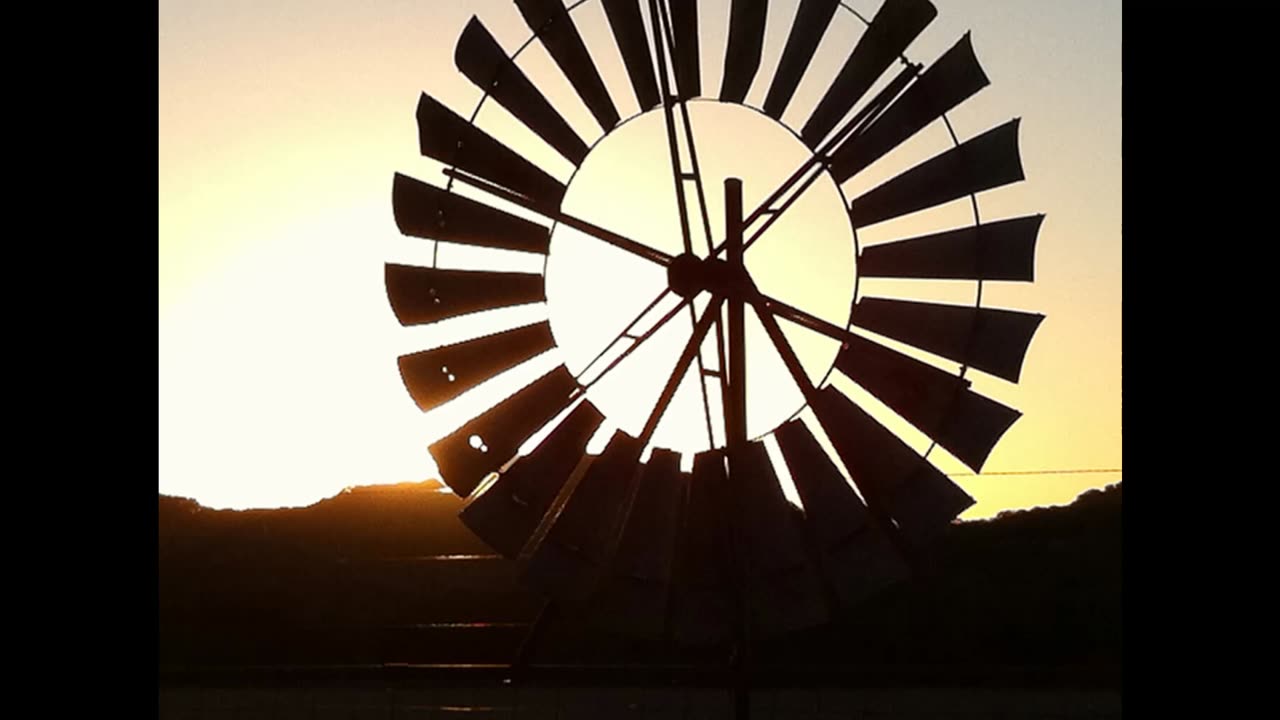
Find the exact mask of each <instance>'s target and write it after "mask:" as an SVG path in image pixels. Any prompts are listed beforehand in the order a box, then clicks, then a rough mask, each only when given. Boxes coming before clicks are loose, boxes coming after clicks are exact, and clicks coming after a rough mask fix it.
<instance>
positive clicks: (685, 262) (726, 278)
mask: <svg viewBox="0 0 1280 720" xmlns="http://www.w3.org/2000/svg"><path fill="white" fill-rule="evenodd" d="M667 284H668V285H669V286H670V288H671V291H672V292H674V293H675V294H677V295H679V296H680V297H686V298H688V297H693V296H694V295H697V294H698V293H700V292H702V291H703V290H706V291H709V292H712V293H716V294H718V295H727V296H732V295H736V294H738V293H741V292H742V290H743V289H744V288H745V287H747V286H748V285H747V278H746V277H745V276H744V277H735V276H734V273H733V270H732V269H731V268H730V267H729V263H727V262H725V261H724V260H723V259H721V258H714V257H708V258H700V257H698V256H697V255H693V254H690V253H685V254H683V255H678V256H677V257H676V258H675V259H674V260H672V261H671V264H670V265H668V266H667Z"/></svg>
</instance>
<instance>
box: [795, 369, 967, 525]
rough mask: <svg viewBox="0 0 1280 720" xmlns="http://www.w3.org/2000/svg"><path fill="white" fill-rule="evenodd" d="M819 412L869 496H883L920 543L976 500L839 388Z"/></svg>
mask: <svg viewBox="0 0 1280 720" xmlns="http://www.w3.org/2000/svg"><path fill="white" fill-rule="evenodd" d="M814 399H815V403H814V405H813V411H814V413H816V414H817V416H818V419H819V420H820V421H821V422H822V427H823V428H824V429H825V430H826V431H827V435H828V436H829V437H830V438H831V444H832V445H834V446H835V449H836V452H837V453H838V454H839V455H840V461H841V462H843V463H844V466H845V468H846V469H847V470H848V471H849V475H850V476H851V477H852V478H853V480H854V482H855V483H857V485H858V488H859V489H860V490H861V491H862V494H863V496H864V497H865V496H867V495H868V493H870V494H871V495H872V497H873V498H879V502H880V503H882V504H883V506H884V508H885V510H887V511H888V513H889V515H890V516H892V517H893V519H894V521H895V522H896V523H897V525H898V528H899V530H900V531H901V532H902V534H903V535H904V536H905V537H907V538H908V539H910V540H913V541H915V542H917V543H919V542H923V541H925V540H928V539H929V538H930V537H932V536H933V535H935V534H936V533H938V532H939V531H941V530H942V529H943V528H945V527H946V526H947V525H948V524H949V523H950V522H951V521H952V520H954V519H955V518H956V517H958V516H959V515H960V513H962V512H964V511H965V510H967V509H968V508H969V507H971V506H972V505H973V498H971V497H969V495H968V494H967V493H965V491H964V490H962V489H961V488H960V486H958V485H956V484H955V483H953V482H951V480H950V479H949V478H948V477H947V476H946V475H943V474H942V472H940V471H939V470H938V469H937V468H935V467H934V466H933V465H932V464H930V463H929V461H928V460H925V459H924V458H922V457H920V456H919V455H917V454H916V453H915V451H913V450H912V449H911V448H910V447H908V446H907V445H906V443H904V442H902V441H901V440H899V439H898V437H897V436H895V435H894V434H893V433H892V432H890V431H889V430H888V428H886V427H884V426H883V425H881V424H880V423H878V422H876V420H875V419H874V418H872V417H871V416H870V415H868V414H867V413H866V412H865V411H863V410H862V409H861V408H859V407H858V406H857V405H855V404H854V403H853V402H852V401H850V400H849V399H848V398H846V397H845V396H844V395H841V394H840V393H839V391H837V390H836V389H835V388H833V387H827V388H824V389H823V390H821V391H819V392H818V394H817V396H816V397H815V398H814Z"/></svg>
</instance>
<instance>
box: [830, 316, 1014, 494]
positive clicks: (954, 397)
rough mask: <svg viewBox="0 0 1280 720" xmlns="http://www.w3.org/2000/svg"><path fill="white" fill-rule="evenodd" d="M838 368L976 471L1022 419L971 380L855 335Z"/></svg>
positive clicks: (844, 349) (847, 346) (837, 363)
mask: <svg viewBox="0 0 1280 720" xmlns="http://www.w3.org/2000/svg"><path fill="white" fill-rule="evenodd" d="M836 367H837V368H839V369H840V372H842V373H844V374H845V375H848V376H849V378H850V379H852V380H853V381H854V382H857V383H858V384H859V385H861V386H862V387H863V388H865V389H866V390H867V391H868V392H870V393H871V394H872V395H875V396H876V397H877V398H879V399H880V401H881V402H883V403H884V404H885V405H888V406H889V407H890V408H892V409H893V411H894V412H896V413H898V414H899V415H901V416H902V417H904V418H906V420H907V422H910V423H911V424H912V425H914V426H916V427H917V428H919V429H920V431H921V432H923V433H924V434H925V435H928V436H929V437H931V438H933V439H934V440H936V441H937V442H938V444H939V445H941V446H942V447H944V448H946V449H947V451H948V452H950V453H951V454H952V455H955V456H956V457H957V458H959V459H960V460H961V461H962V462H964V464H966V465H968V466H969V467H971V468H973V469H974V470H975V471H976V470H981V469H982V464H983V462H985V461H986V459H987V455H989V454H990V453H991V449H992V448H994V447H995V445H996V443H997V442H999V440H1000V437H1001V436H1002V435H1003V434H1004V432H1005V431H1006V430H1008V429H1009V426H1010V425H1012V424H1013V422H1014V421H1015V420H1017V419H1018V417H1019V413H1018V412H1017V411H1016V410H1013V409H1012V408H1009V407H1005V406H1004V405H1001V404H1000V403H998V402H996V401H994V400H991V399H989V398H986V397H983V396H981V395H978V394H976V393H974V392H973V391H971V390H970V389H969V381H967V380H965V379H963V378H960V377H957V376H955V375H951V374H949V373H946V372H943V371H942V370H939V369H938V368H935V367H933V366H932V365H929V364H928V363H923V362H921V361H919V360H916V359H915V358H912V357H909V356H907V355H903V354H902V353H899V352H896V351H894V350H890V349H889V348H887V347H884V346H883V345H880V344H878V343H874V342H871V341H870V340H867V339H865V338H861V337H858V336H856V335H852V334H851V335H850V336H849V339H848V340H847V341H846V342H845V344H844V347H843V349H841V351H840V354H839V355H838V356H836Z"/></svg>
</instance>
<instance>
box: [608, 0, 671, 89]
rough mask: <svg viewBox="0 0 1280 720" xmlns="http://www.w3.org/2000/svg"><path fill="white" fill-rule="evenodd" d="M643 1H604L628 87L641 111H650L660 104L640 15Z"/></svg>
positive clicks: (647, 37)
mask: <svg viewBox="0 0 1280 720" xmlns="http://www.w3.org/2000/svg"><path fill="white" fill-rule="evenodd" d="M641 2H643V0H603V4H604V13H605V15H606V16H607V17H608V18H609V27H611V28H613V38H614V40H616V41H617V43H618V51H619V52H621V53H622V62H623V63H624V64H626V66H627V75H629V76H630V77H631V88H632V89H633V90H634V91H635V93H636V102H637V103H639V105H640V109H641V110H642V111H643V110H649V109H650V108H653V107H656V106H658V105H660V104H661V103H662V95H661V94H660V93H659V92H658V80H657V76H656V75H655V74H654V71H653V55H651V54H650V52H649V36H648V35H647V34H646V33H645V30H644V17H643V16H642V15H641V14H640V3H641Z"/></svg>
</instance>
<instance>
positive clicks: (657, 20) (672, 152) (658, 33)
mask: <svg viewBox="0 0 1280 720" xmlns="http://www.w3.org/2000/svg"><path fill="white" fill-rule="evenodd" d="M649 16H650V18H651V21H652V24H653V38H654V52H655V54H656V55H657V61H658V78H659V84H660V86H661V90H662V116H663V119H664V120H665V122H666V128H667V149H668V154H669V156H670V157H671V178H672V181H673V183H674V187H675V193H676V206H677V208H678V210H679V214H680V236H681V239H682V240H683V242H684V251H685V253H687V254H692V253H693V231H692V230H691V229H690V227H689V202H688V198H687V197H686V196H685V191H684V190H685V188H684V181H685V180H686V178H688V179H691V180H693V183H694V189H695V191H696V192H697V195H698V208H699V211H700V213H701V217H702V227H703V239H704V240H705V241H706V245H707V251H708V252H710V251H711V243H712V239H711V220H710V217H709V216H708V214H707V198H706V193H705V192H704V191H703V187H702V172H701V170H700V168H699V167H698V151H697V149H696V147H695V146H694V142H693V126H692V124H691V123H690V122H689V110H688V108H687V106H686V105H685V102H684V100H682V99H680V100H677V98H676V97H675V96H674V95H672V94H671V81H670V79H669V78H668V77H667V57H668V53H671V54H674V53H675V37H674V35H673V34H672V32H671V17H670V15H669V14H668V12H667V7H666V3H665V2H661V0H649ZM677 102H678V103H679V106H680V117H681V121H682V124H683V127H684V134H685V143H686V145H687V146H688V148H689V163H690V165H691V166H692V170H693V172H692V173H690V174H689V175H688V176H686V175H685V173H684V172H683V170H682V168H681V162H680V141H679V139H678V138H677V136H676V121H675V113H674V112H673V108H674V106H675V105H676V103H677ZM689 324H690V325H691V326H694V327H696V325H697V322H696V318H695V316H694V309H693V306H692V305H690V306H689ZM721 334H722V333H721V330H720V325H719V323H717V324H716V338H717V345H716V351H717V352H718V353H719V357H720V365H721V367H722V368H723V366H724V347H723V344H722V343H721V340H720V337H721ZM697 362H698V388H699V389H700V390H701V391H702V409H703V413H704V419H705V420H706V426H707V442H708V443H709V444H711V445H715V442H716V440H715V432H714V430H713V428H712V421H711V401H710V399H709V398H708V396H707V382H706V371H705V368H704V366H703V363H702V353H701V351H699V353H698V355H697ZM726 387H727V385H726V384H725V381H724V379H723V377H722V378H721V391H722V392H724V390H725V388H726Z"/></svg>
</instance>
